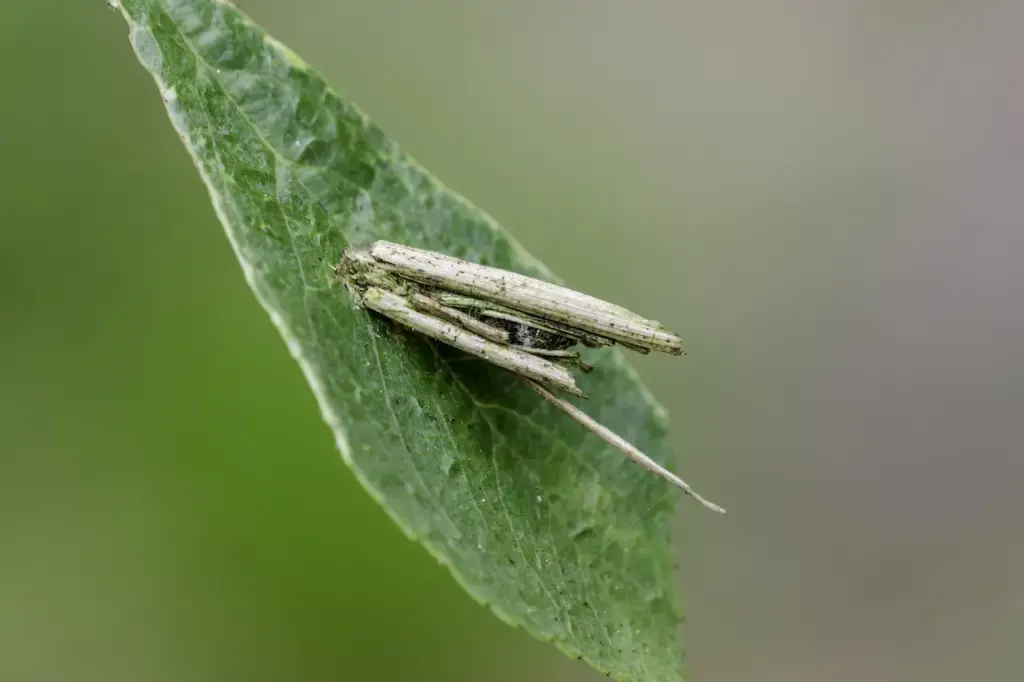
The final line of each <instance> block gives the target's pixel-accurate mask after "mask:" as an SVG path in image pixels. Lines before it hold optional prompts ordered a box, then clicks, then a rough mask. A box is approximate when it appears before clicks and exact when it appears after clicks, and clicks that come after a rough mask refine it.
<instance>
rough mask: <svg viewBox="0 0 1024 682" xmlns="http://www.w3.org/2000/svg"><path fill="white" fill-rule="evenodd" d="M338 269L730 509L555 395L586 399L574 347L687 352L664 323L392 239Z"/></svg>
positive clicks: (358, 289) (414, 324)
mask: <svg viewBox="0 0 1024 682" xmlns="http://www.w3.org/2000/svg"><path fill="white" fill-rule="evenodd" d="M335 272H336V273H337V275H338V276H339V278H340V279H341V281H342V282H343V283H344V284H345V286H346V288H347V289H348V291H349V293H350V294H351V295H352V297H353V299H354V300H355V302H356V304H357V305H359V306H361V307H365V308H368V309H370V310H373V311H374V312H376V313H379V314H380V315H383V316H385V317H387V318H389V319H391V320H392V321H394V322H396V323H398V324H400V325H402V326H404V327H408V328H409V329H412V330H414V331H416V332H419V333H420V334H423V335H425V336H428V337H430V338H432V339H435V340H437V341H440V342H442V343H445V344H448V345H450V346H453V347H455V348H458V349H459V350H461V351H463V352H466V353H469V354H471V355H475V356H476V357H478V358H482V359H484V360H486V361H488V362H491V363H493V364H495V365H497V366H499V367H502V368H504V369H507V370H509V371H511V372H515V373H516V374H519V375H520V376H521V377H523V379H524V380H525V381H526V383H527V384H529V386H530V387H531V388H532V389H533V390H534V391H536V392H537V393H538V394H539V395H540V396H542V397H543V398H544V399H545V400H547V401H549V402H550V403H552V404H553V405H555V406H557V407H558V408H560V409H561V410H562V411H564V412H565V413H566V414H568V415H569V416H570V417H572V418H573V419H575V420H576V421H577V422H579V423H580V424H582V425H583V426H585V427H586V428H588V429H590V430H591V431H592V432H593V433H594V434H595V435H597V436H598V437H600V438H601V439H603V440H604V441H605V442H607V443H609V444H610V445H612V446H614V447H615V448H617V449H618V450H619V451H621V452H622V453H623V454H625V455H626V456H627V457H630V458H631V459H633V460H634V461H636V462H637V463H639V464H640V465H642V466H644V467H645V468H647V469H648V470H649V471H651V472H652V473H654V474H657V475H658V476H660V477H662V478H664V479H665V480H667V481H669V482H671V483H672V484H674V485H676V486H678V487H679V488H681V489H682V490H684V491H685V492H687V493H688V494H690V495H692V496H693V497H694V498H695V499H696V500H698V501H700V502H701V504H703V505H704V506H705V507H707V508H709V509H712V510H714V511H717V512H722V513H724V512H725V510H724V509H723V508H721V507H719V506H718V505H717V504H714V503H713V502H710V501H708V500H706V499H704V498H703V497H702V496H701V495H699V494H698V493H697V492H696V491H695V490H694V489H693V488H691V487H690V485H689V484H687V483H686V482H685V481H683V480H682V479H681V478H679V477H678V476H676V475H675V474H673V473H672V472H671V471H669V470H668V469H666V468H665V467H663V466H661V465H660V464H658V463H657V462H655V461H654V460H652V459H651V458H650V457H648V456H647V455H645V454H644V453H643V452H641V451H640V450H639V449H637V448H636V447H634V446H633V445H632V444H630V443H629V442H627V441H626V440H625V439H623V438H621V437H620V436H618V435H617V434H615V433H614V432H613V431H611V430H610V429H608V428H607V427H605V426H603V425H601V424H599V423H597V422H596V421H594V420H593V419H591V418H590V417H589V416H587V415H586V413H584V412H583V411H582V410H580V409H579V408H578V407H576V406H575V405H573V404H572V403H570V402H569V401H567V400H565V399H564V398H562V397H560V396H559V395H557V393H556V391H563V392H565V393H569V394H571V395H575V396H579V397H586V396H584V395H583V392H582V391H581V390H580V389H579V387H578V386H577V385H576V379H575V377H574V376H573V374H572V371H571V370H572V369H574V368H575V369H578V370H580V371H583V372H589V371H591V369H592V368H591V367H590V366H588V365H587V364H586V363H584V362H583V360H581V359H580V355H579V353H578V352H577V351H575V350H573V347H574V346H576V345H583V346H586V347H590V348H596V347H600V346H611V345H614V344H618V345H621V346H624V347H626V348H631V349H633V350H635V351H638V352H641V353H649V352H650V351H652V350H656V351H661V352H664V353H669V354H672V355H682V354H683V346H682V341H681V340H680V338H679V337H678V336H677V335H675V334H673V333H672V332H670V331H668V330H667V329H665V328H664V327H663V326H662V325H661V324H660V323H658V322H656V321H654V320H649V319H646V318H644V317H641V316H640V315H637V314H636V313H634V312H632V311H630V310H627V309H626V308H623V307H621V306H618V305H615V304H614V303H609V302H607V301H602V300H601V299H599V298H594V297H593V296H588V295H587V294H583V293H580V292H578V291H573V290H572V289H568V288H566V287H562V286H558V285H556V284H551V283H550V282H545V281H542V280H539V279H535V278H533V277H527V276H525V275H521V274H519V273H515V272H510V271H508V270H502V269H500V268H494V267H490V266H486V265H479V264H477V263H472V262H469V261H464V260H461V259H459V258H454V257H452V256H447V255H444V254H440V253H435V252H433V251H426V250H423V249H417V248H413V247H411V246H404V245H402V244H395V243H393V242H388V241H377V242H374V243H373V244H371V245H370V246H368V247H365V248H353V247H350V248H347V249H345V250H344V251H343V252H342V254H341V262H340V263H339V264H338V265H337V266H336V267H335Z"/></svg>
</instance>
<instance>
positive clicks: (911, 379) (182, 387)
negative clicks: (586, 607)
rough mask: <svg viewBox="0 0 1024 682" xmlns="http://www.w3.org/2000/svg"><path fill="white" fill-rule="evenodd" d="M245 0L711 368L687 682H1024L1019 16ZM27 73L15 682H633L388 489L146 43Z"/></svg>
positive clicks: (418, 142) (108, 44)
mask: <svg viewBox="0 0 1024 682" xmlns="http://www.w3.org/2000/svg"><path fill="white" fill-rule="evenodd" d="M239 4H240V5H241V6H242V8H243V9H245V10H246V11H248V12H249V13H250V14H251V15H252V16H253V17H254V18H255V19H256V20H257V21H258V22H260V23H261V24H263V25H264V26H265V27H266V28H267V29H268V30H269V31H270V32H271V33H272V34H274V35H275V36H276V37H277V38H279V39H281V40H282V41H284V42H285V43H287V44H288V45H290V46H291V47H292V48H293V49H294V50H295V51H296V52H298V53H299V54H300V55H302V56H303V57H304V58H305V59H306V60H307V61H309V62H310V63H312V64H314V65H315V66H316V67H317V68H318V69H319V70H321V71H322V72H323V73H324V74H325V75H326V77H327V78H328V80H330V81H331V82H332V83H334V85H335V86H336V88H337V89H338V90H339V91H341V92H343V93H346V94H347V95H348V96H350V97H351V98H352V99H353V100H354V101H355V102H357V103H358V104H359V105H360V106H361V107H362V108H364V109H365V110H366V111H367V112H368V113H369V114H370V115H371V116H373V117H374V118H375V119H376V120H377V122H378V123H380V124H381V125H382V126H383V127H384V128H385V130H387V131H388V132H389V133H390V134H391V135H392V136H393V137H394V138H396V139H397V140H398V141H399V142H400V143H401V144H403V146H404V147H405V149H406V150H407V151H409V152H410V153H412V154H413V155H414V156H415V157H416V158H417V159H418V160H419V161H421V162H422V163H423V164H424V165H425V166H426V167H427V168H429V169H431V170H432V171H433V172H434V173H435V174H436V175H438V176H439V177H440V178H441V179H442V180H443V181H444V182H446V183H447V184H449V185H450V186H452V187H453V188H455V189H456V190H457V191H459V192H461V193H463V194H465V195H466V196H468V197H469V198H470V199H471V200H473V201H474V202H475V203H477V204H478V205H480V206H482V207H483V208H485V209H486V210H488V211H489V212H491V213H492V214H493V215H494V216H495V217H497V218H498V220H500V221H501V222H502V223H503V224H504V225H505V226H506V227H508V228H509V229H510V230H511V231H512V232H513V233H514V234H515V235H516V237H517V238H518V239H519V240H520V241H521V242H522V243H523V244H524V245H525V246H526V247H527V248H528V249H529V250H530V251H532V252H533V253H534V254H535V255H537V256H538V257H540V258H541V259H542V260H544V261H546V262H547V264H548V265H550V266H551V267H552V268H553V269H554V270H555V271H557V272H558V273H559V274H560V275H562V276H563V277H564V278H566V280H567V281H568V282H569V283H571V284H572V285H574V286H576V287H577V288H579V289H582V290H585V291H588V292H590V293H593V294H595V295H598V296H602V297H605V298H610V299H612V300H615V301H616V302H621V303H623V304H625V305H628V306H630V307H634V308H636V309H638V310H641V311H653V312H652V313H651V314H656V316H657V317H658V319H660V320H662V321H663V322H664V323H666V324H667V325H668V326H669V327H670V328H672V329H676V330H679V331H680V332H681V333H682V335H683V337H684V340H685V342H686V345H687V348H688V349H689V351H690V354H689V355H688V356H687V357H686V358H685V359H684V360H683V361H678V360H675V361H673V360H665V359H661V358H653V357H652V358H640V359H639V360H637V361H636V364H637V367H638V368H639V370H640V371H641V373H642V375H643V376H644V378H645V380H646V381H647V383H648V385H649V386H650V388H651V389H652V391H653V392H654V394H655V395H656V396H658V397H659V399H660V400H661V401H662V402H663V403H664V404H665V405H666V406H667V407H668V408H669V410H670V412H671V414H672V415H673V443H674V445H675V448H676V451H677V452H678V453H679V467H680V470H681V471H682V472H684V474H685V475H686V477H687V478H688V479H689V480H691V481H693V482H694V483H695V484H697V485H698V487H700V488H701V489H702V490H704V491H705V492H707V493H708V494H709V495H710V496H712V497H713V498H714V499H716V500H718V501H720V502H722V503H724V504H725V506H727V507H728V508H729V509H730V511H731V512H732V513H731V515H730V516H727V517H725V518H721V517H717V516H713V515H710V514H706V513H703V512H702V511H701V510H700V509H698V508H697V507H696V506H695V505H692V504H686V503H682V504H680V505H679V507H678V513H677V516H678V527H677V529H676V530H677V532H676V554H677V555H678V557H679V564H680V569H679V573H678V580H679V585H680V591H681V593H682V594H683V595H684V605H685V609H686V611H687V614H688V616H687V621H686V625H685V632H684V635H685V639H686V643H687V651H688V659H689V668H690V676H691V678H692V679H694V680H718V681H728V680H735V681H737V682H739V681H741V680H743V681H745V680H751V679H756V680H761V681H763V682H773V681H775V680H778V681H780V682H781V681H786V682H792V681H793V680H830V681H835V682H845V681H850V682H854V681H860V680H872V681H876V680H899V681H908V682H916V681H921V682H946V681H948V682H963V681H964V680H986V681H988V680H1019V679H1022V677H1024V650H1022V648H1021V647H1020V646H1019V642H1020V640H1021V638H1022V637H1024V581H1022V580H1021V577H1022V576H1024V496H1022V495H1021V494H1020V488H1021V485H1022V483H1024V457H1022V453H1024V447H1022V445H1021V441H1022V434H1021V423H1022V417H1024V363H1022V362H1021V360H1020V357H1019V352H1020V349H1021V347H1022V342H1024V268H1022V267H1021V265H1020V263H1021V260H1022V257H1024V226H1022V216H1024V191H1022V187H1024V76H1022V74H1024V70H1022V69H1021V64H1024V44H1022V43H1021V40H1020V30H1019V27H1020V26H1021V25H1024V5H1022V3H1020V2H1013V1H1009V0H1008V1H1005V2H997V1H994V0H992V1H977V2H973V3H958V2H938V3H936V2H924V1H923V0H918V1H916V2H915V1H905V2H899V3H893V2H882V1H881V0H869V1H867V2H864V1H860V2H853V1H852V0H849V1H848V0H840V1H837V2H831V3H819V2H813V1H812V0H798V1H795V2H756V1H754V0H745V1H738V2H730V3H721V2H705V3H693V2H690V3H674V2H654V1H647V0H644V1H639V2H630V3H626V2H612V1H611V0H586V1H584V0H526V1H524V0H520V1H519V2H493V3H481V2H473V1H472V0H437V1H436V2H432V3H422V2H416V1H414V0H353V1H348V2H336V1H328V0H301V1H296V2H291V3H282V2H271V1H270V0H262V1H256V0H249V1H242V2H240V3H239ZM0 36H2V40H0V61H2V63H3V64H4V65H5V69H4V74H5V79H4V90H3V91H4V95H3V100H2V101H3V106H2V108H0V145H2V149H3V165H2V169H0V173H2V189H0V191H2V196H3V201H2V202H0V320H2V321H0V358H2V360H0V679H2V680H4V681H5V682H6V681H8V680H10V681H12V682H13V681H14V680H61V681H62V682H63V681H64V680H81V681H93V680H95V681H97V682H99V681H101V680H102V681H104V682H117V681H121V680H124V681H129V680H131V681H137V680H147V681H149V680H154V681H156V680H168V681H170V680H174V681H180V680H196V681H205V680H249V681H251V680H278V679H303V680H339V679H372V680H404V679H420V678H422V679H426V678H438V679H443V678H447V679H458V680H463V679H464V680H524V679H536V680H597V679H603V678H600V676H599V675H598V674H597V673H596V672H594V671H592V670H590V669H589V668H588V667H587V666H585V665H584V664H582V663H577V662H575V661H569V660H567V659H565V658H564V657H563V656H562V655H561V654H559V653H558V652H557V651H555V650H554V648H552V647H550V646H548V645H546V644H543V643H540V642H536V641H534V640H532V639H531V638H530V637H529V636H527V635H526V634H525V633H524V632H522V631H521V630H516V629H512V628H509V627H507V626H505V625H503V624H502V623H500V622H498V621H497V620H496V619H495V618H494V617H492V616H491V615H490V613H488V612H487V611H486V610H485V609H484V608H482V607H480V606H478V605H476V604H475V603H474V602H473V601H472V600H471V599H470V598H469V597H468V596H466V595H465V594H464V593H462V592H461V591H460V589H459V588H458V587H457V586H456V585H455V583H454V581H453V580H452V579H451V578H450V576H449V575H448V573H447V572H446V571H445V570H444V569H442V568H441V567H439V566H438V565H437V564H436V563H435V562H434V560H433V559H431V558H430V557H429V556H428V555H427V553H426V552H425V551H424V550H423V549H422V548H421V547H420V546H419V545H417V544H415V543H413V542H410V541H408V540H407V539H406V538H405V537H404V536H403V535H402V534H401V532H400V531H399V530H398V529H397V528H396V527H395V526H394V525H393V524H392V523H391V522H390V521H389V520H388V519H387V517H386V515H385V513H384V512H383V510H381V509H380V508H379V507H377V505H376V504H375V503H374V502H372V501H371V500H370V498H369V497H368V496H367V495H366V494H364V493H363V492H362V490H361V489H360V488H359V486H358V485H357V484H356V482H355V481H354V479H353V477H352V476H351V474H350V473H349V472H348V470H347V469H346V468H345V466H344V465H343V463H342V461H341V459H340V457H339V456H338V455H337V453H336V452H335V449H334V444H333V442H332V438H331V434H330V432H329V430H328V428H327V427H326V426H325V425H324V424H323V423H322V422H321V420H320V417H319V413H318V410H317V407H316V404H315V402H314V399H313V397H312V395H311V393H310V391H309V390H308V389H307V387H306V385H305V383H304V379H303V377H302V375H301V373H300V372H299V369H298V367H297V366H296V365H295V363H294V361H293V360H292V359H291V358H290V356H289V355H288V352H287V349H286V347H285V345H284V343H282V341H281V339H280V338H279V337H278V335H277V333H276V331H275V330H274V328H273V327H272V325H271V324H270V321H269V320H268V319H267V317H266V315H265V313H264V312H263V311H262V310H261V309H260V307H259V306H258V304H257V303H256V301H255V299H254V298H253V296H252V295H251V294H250V292H249V291H248V290H247V288H246V285H245V283H244V281H243V278H242V277H241V273H240V270H239V267H238V265H237V263H236V261H235V257H234V255H233V254H232V252H231V249H230V247H229V246H228V242H227V240H226V239H225V237H224V235H223V232H222V230H221V228H220V225H219V224H218V223H217V221H216V218H215V216H214V213H213V210H212V208H211V206H210V204H209V201H208V199H207V196H206V191H205V189H204V188H203V186H202V184H201V182H200V180H199V178H198V176H197V174H196V172H195V171H194V169H193V168H192V165H191V161H190V160H189V157H188V155H187V154H186V152H185V150H184V149H183V148H182V146H181V144H180V142H179V140H178V139H177V137H176V136H175V134H174V132H173V130H172V128H171V126H170V125H169V123H168V121H167V120H166V115H165V113H164V110H163V106H162V103H161V101H160V98H159V96H158V94H157V91H156V89H155V87H154V85H153V83H152V82H151V80H150V78H149V76H147V75H146V74H145V73H144V72H143V70H142V68H141V67H140V66H139V64H138V63H137V61H136V60H135V57H134V55H133V54H132V52H131V49H130V47H129V44H128V39H127V35H126V27H125V25H124V23H123V21H122V20H121V19H120V17H119V16H118V15H117V14H113V13H110V12H107V11H106V10H105V8H104V3H103V1H102V0H89V1H85V0H57V1H53V2H34V3H4V5H3V6H2V8H0ZM684 502H685V501H684Z"/></svg>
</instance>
